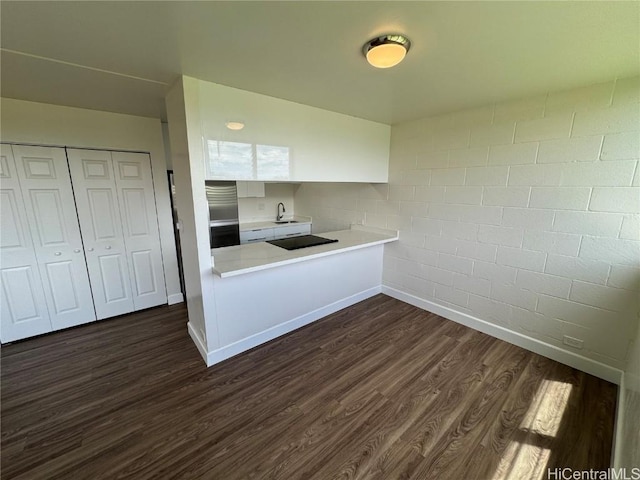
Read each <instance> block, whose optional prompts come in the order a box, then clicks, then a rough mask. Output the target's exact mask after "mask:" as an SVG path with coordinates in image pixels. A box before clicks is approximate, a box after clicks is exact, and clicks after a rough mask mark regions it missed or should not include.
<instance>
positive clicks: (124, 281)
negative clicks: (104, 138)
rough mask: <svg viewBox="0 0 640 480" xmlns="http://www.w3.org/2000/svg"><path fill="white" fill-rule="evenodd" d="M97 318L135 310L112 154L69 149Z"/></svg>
mask: <svg viewBox="0 0 640 480" xmlns="http://www.w3.org/2000/svg"><path fill="white" fill-rule="evenodd" d="M67 154H68V156H69V169H70V171H71V178H72V180H73V188H74V192H75V196H76V205H77V208H78V217H79V219H80V229H81V231H82V240H83V242H84V248H85V253H86V258H87V267H88V270H89V279H90V281H91V289H92V291H93V300H94V304H95V309H96V314H97V317H98V319H103V318H108V317H113V316H116V315H122V314H124V313H129V312H132V311H133V310H134V303H133V295H132V292H131V280H130V275H129V265H128V261H127V255H126V249H125V244H124V236H123V234H122V218H121V215H120V207H119V202H118V192H117V191H116V184H115V181H114V171H113V162H112V160H111V153H110V152H104V151H99V150H78V149H68V150H67Z"/></svg>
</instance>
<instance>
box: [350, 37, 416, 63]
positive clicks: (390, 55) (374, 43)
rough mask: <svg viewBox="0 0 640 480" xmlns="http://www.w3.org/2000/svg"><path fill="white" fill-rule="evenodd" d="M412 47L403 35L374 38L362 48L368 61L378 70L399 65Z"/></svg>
mask: <svg viewBox="0 0 640 480" xmlns="http://www.w3.org/2000/svg"><path fill="white" fill-rule="evenodd" d="M409 47H411V42H410V41H409V39H408V38H407V37H405V36H403V35H381V36H379V37H376V38H372V39H371V40H369V41H368V42H367V43H365V44H364V46H363V47H362V53H364V56H365V57H367V61H368V62H369V63H370V64H371V65H373V66H374V67H376V68H389V67H393V66H394V65H397V64H399V63H400V62H401V61H402V59H403V58H404V57H405V55H406V54H407V52H408V51H409Z"/></svg>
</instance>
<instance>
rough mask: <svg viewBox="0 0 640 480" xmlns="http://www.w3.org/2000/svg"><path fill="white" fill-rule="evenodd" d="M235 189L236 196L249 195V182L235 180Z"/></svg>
mask: <svg viewBox="0 0 640 480" xmlns="http://www.w3.org/2000/svg"><path fill="white" fill-rule="evenodd" d="M236 190H237V192H238V198H247V197H248V196H249V194H248V192H249V182H236Z"/></svg>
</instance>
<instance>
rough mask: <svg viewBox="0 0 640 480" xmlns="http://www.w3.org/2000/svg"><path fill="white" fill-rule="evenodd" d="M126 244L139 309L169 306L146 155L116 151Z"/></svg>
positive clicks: (130, 274) (117, 179) (116, 172)
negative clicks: (162, 305)
mask: <svg viewBox="0 0 640 480" xmlns="http://www.w3.org/2000/svg"><path fill="white" fill-rule="evenodd" d="M111 157H112V158H113V169H114V173H115V181H116V188H117V191H118V202H119V205H120V212H121V218H122V231H123V235H124V244H125V249H126V252H127V260H128V263H129V276H130V281H131V287H132V293H133V305H134V307H135V309H136V310H140V309H143V308H149V307H154V306H156V305H161V304H163V303H167V292H166V288H165V284H164V270H163V268H162V252H161V249H160V234H159V232H158V214H157V212H156V202H155V196H154V191H153V180H152V178H151V160H150V158H149V155H147V154H145V153H125V152H112V153H111Z"/></svg>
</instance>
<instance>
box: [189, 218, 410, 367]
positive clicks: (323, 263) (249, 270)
mask: <svg viewBox="0 0 640 480" xmlns="http://www.w3.org/2000/svg"><path fill="white" fill-rule="evenodd" d="M318 236H321V237H325V238H329V239H333V240H338V241H337V242H335V243H329V244H324V245H317V246H315V247H307V248H301V249H299V250H285V249H283V248H280V247H276V246H275V245H271V244H269V243H264V242H261V243H252V244H244V245H236V246H233V247H223V248H217V249H214V250H212V251H211V253H212V258H211V260H212V269H211V280H212V284H211V285H212V287H213V288H212V289H210V290H208V291H207V292H203V293H204V294H205V295H212V296H213V297H214V301H213V302H211V304H212V305H215V312H210V313H212V315H209V316H208V318H209V319H210V321H211V325H208V326H207V332H212V333H211V334H210V335H208V338H205V337H204V331H197V330H195V329H194V328H193V325H192V324H191V323H189V326H188V328H189V334H190V335H191V338H192V339H193V341H194V342H195V344H196V346H197V347H198V350H199V351H200V353H201V355H202V356H203V358H204V359H205V361H206V363H207V365H213V364H216V363H219V362H221V361H223V360H225V359H227V358H229V357H232V356H234V355H237V354H239V353H242V352H244V351H247V350H249V349H251V348H254V347H256V346H257V345H260V344H262V343H265V342H268V341H269V340H272V339H274V338H277V337H279V336H280V335H284V334H286V333H288V332H291V331H293V330H295V329H297V328H300V327H302V326H304V325H307V324H309V323H311V322H314V321H316V320H319V319H321V318H323V317H325V316H327V315H329V314H331V313H333V312H336V311H338V310H340V309H343V308H346V307H348V306H349V305H353V304H355V303H357V302H360V301H362V300H364V299H366V298H369V297H371V296H373V295H376V294H378V293H380V292H381V291H382V260H383V253H384V244H385V243H388V242H393V241H396V240H397V239H398V233H397V232H396V231H389V230H381V229H375V228H369V227H362V226H355V225H354V226H352V228H351V229H350V230H340V231H335V232H326V233H320V234H318ZM213 313H215V314H213ZM203 340H204V341H203Z"/></svg>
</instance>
